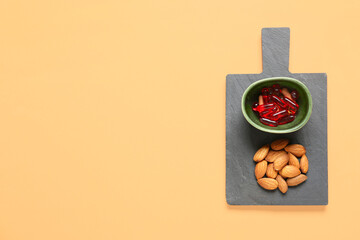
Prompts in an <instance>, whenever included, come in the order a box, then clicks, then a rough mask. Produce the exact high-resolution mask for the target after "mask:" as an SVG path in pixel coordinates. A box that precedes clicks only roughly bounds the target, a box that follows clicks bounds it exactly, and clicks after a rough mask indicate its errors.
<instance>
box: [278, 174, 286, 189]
mask: <svg viewBox="0 0 360 240" xmlns="http://www.w3.org/2000/svg"><path fill="white" fill-rule="evenodd" d="M276 181H277V182H278V188H279V190H280V192H282V193H286V192H287V190H288V185H287V183H286V182H285V180H284V179H283V178H282V177H281V176H280V175H277V177H276Z"/></svg>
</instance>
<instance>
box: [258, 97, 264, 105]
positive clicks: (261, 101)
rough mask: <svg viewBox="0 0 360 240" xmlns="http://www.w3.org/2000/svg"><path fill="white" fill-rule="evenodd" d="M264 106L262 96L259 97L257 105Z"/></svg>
mask: <svg viewBox="0 0 360 240" xmlns="http://www.w3.org/2000/svg"><path fill="white" fill-rule="evenodd" d="M263 104H264V98H263V96H262V95H259V105H263Z"/></svg>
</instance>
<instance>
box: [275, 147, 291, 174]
mask: <svg viewBox="0 0 360 240" xmlns="http://www.w3.org/2000/svg"><path fill="white" fill-rule="evenodd" d="M288 162H289V155H288V154H287V153H286V152H285V151H280V153H279V154H277V156H276V159H275V161H274V169H275V170H276V171H280V170H281V169H282V168H283V167H285V166H286V164H287V163H288Z"/></svg>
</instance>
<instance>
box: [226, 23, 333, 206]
mask: <svg viewBox="0 0 360 240" xmlns="http://www.w3.org/2000/svg"><path fill="white" fill-rule="evenodd" d="M289 40H290V29H289V28H264V29H262V52H263V72H262V73H261V74H229V75H227V77H226V200H227V202H228V204H230V205H327V204H328V176H327V76H326V74H325V73H290V72H289V70H288V65H289ZM267 77H293V78H296V79H298V80H300V81H301V82H303V83H304V84H305V85H306V86H307V87H308V88H309V90H310V92H311V95H312V97H313V113H312V115H311V118H310V120H309V122H308V123H307V124H306V125H305V126H304V127H303V128H302V129H300V130H299V131H297V132H295V133H290V134H284V135H275V134H271V133H264V132H261V131H259V130H257V129H255V128H254V127H252V126H251V125H250V124H249V123H248V122H247V121H246V120H245V118H244V117H243V115H242V112H241V97H242V94H243V92H244V91H245V89H246V88H247V87H248V86H249V85H250V84H251V83H253V82H255V81H257V80H260V79H263V78H267ZM279 137H287V138H289V139H290V140H291V142H292V143H301V144H303V145H305V146H306V150H307V156H308V158H309V166H310V167H309V172H308V174H307V176H308V180H307V181H306V182H305V183H303V184H301V185H299V186H297V187H294V188H292V187H290V188H289V191H288V192H287V193H286V194H285V195H284V194H282V193H281V192H280V191H278V190H276V191H266V190H264V189H262V188H261V187H260V186H258V184H257V182H256V179H255V176H254V167H255V163H254V161H253V160H252V157H253V155H254V153H255V151H256V150H257V149H258V148H259V147H260V146H261V145H263V144H265V143H270V142H271V141H273V140H275V139H277V138H279Z"/></svg>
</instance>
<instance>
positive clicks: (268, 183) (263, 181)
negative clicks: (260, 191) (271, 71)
mask: <svg viewBox="0 0 360 240" xmlns="http://www.w3.org/2000/svg"><path fill="white" fill-rule="evenodd" d="M257 182H258V184H259V185H260V186H261V187H263V188H264V189H266V190H275V189H276V188H277V187H278V182H277V181H276V180H275V179H272V178H260V179H259V180H258V181H257Z"/></svg>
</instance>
